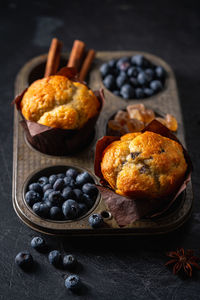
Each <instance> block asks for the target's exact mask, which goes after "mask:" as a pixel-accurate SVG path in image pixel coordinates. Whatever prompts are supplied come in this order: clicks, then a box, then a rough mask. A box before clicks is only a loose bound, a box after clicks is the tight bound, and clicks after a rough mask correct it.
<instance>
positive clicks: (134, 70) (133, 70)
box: [127, 67, 138, 77]
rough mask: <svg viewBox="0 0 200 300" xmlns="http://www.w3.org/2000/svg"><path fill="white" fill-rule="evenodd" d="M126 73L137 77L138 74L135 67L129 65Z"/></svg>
mask: <svg viewBox="0 0 200 300" xmlns="http://www.w3.org/2000/svg"><path fill="white" fill-rule="evenodd" d="M127 74H128V76H129V77H137V75H138V70H137V68H136V67H130V68H129V69H128V71H127Z"/></svg>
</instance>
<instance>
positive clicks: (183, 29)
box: [0, 0, 200, 300]
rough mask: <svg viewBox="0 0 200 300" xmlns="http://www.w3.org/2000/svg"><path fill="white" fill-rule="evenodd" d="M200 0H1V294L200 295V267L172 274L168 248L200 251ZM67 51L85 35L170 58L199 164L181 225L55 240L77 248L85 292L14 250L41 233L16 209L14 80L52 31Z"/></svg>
mask: <svg viewBox="0 0 200 300" xmlns="http://www.w3.org/2000/svg"><path fill="white" fill-rule="evenodd" d="M198 2H199V1H141V0H140V1H117V0H116V1H114V0H107V1H103V0H101V1H88V0H84V1H67V0H65V1H59V0H58V1H50V0H49V1H39V0H38V1H15V0H13V1H1V2H0V3H1V4H0V40H1V43H0V68H1V72H0V90H1V97H0V126H1V127H0V128H1V130H0V141H1V145H0V166H1V172H0V196H1V199H0V215H1V219H0V228H1V234H0V280H1V282H0V299H5V300H11V299H12V300H18V299H23V300H26V299H38V300H39V299H41V300H43V299H44V300H46V299H48V300H50V299H78V298H83V299H105V300H109V299H116V300H117V299H120V300H121V299H125V300H129V299H173V300H175V299H178V300H179V299H200V284H199V279H200V273H195V274H194V277H193V278H192V279H188V280H185V279H182V278H180V277H178V276H174V275H172V273H171V270H169V269H167V268H166V267H165V266H164V263H165V262H166V257H165V252H166V251H167V250H173V249H176V247H179V246H183V247H185V248H192V249H194V250H195V251H196V253H197V254H199V255H200V204H199V192H200V187H199V181H200V176H199V174H200V172H199V169H200V159H199V158H200V154H199V145H200V141H199V132H200V89H199V86H200V76H199V73H200V38H199V33H200V9H199V5H198ZM54 36H56V37H58V38H59V39H61V40H63V41H64V45H65V47H64V50H68V51H69V50H70V49H71V46H72V43H73V40H74V39H77V38H79V39H82V40H84V41H85V42H86V44H87V45H88V47H93V48H95V49H96V50H144V51H148V52H152V53H154V54H156V55H158V56H160V57H162V58H163V59H164V60H166V61H167V62H168V63H169V64H170V65H171V66H172V68H173V69H174V71H175V75H176V78H177V83H178V89H179V94H180V100H181V106H182V110H183V116H184V124H185V131H186V140H187V145H188V149H189V152H190V154H191V158H192V160H193V163H194V173H193V187H194V200H195V202H194V210H193V216H192V218H191V219H190V221H189V222H188V223H187V224H186V225H185V226H184V227H182V228H181V229H180V230H179V231H178V232H174V233H172V234H169V235H167V236H163V237H148V238H147V237H140V238H139V237H137V238H136V237H130V238H115V239H113V238H98V239H95V238H93V239H88V238H87V239H85V238H84V239H81V238H74V239H72V238H71V239H69V238H68V239H66V240H64V241H62V240H58V239H55V238H48V241H49V243H50V244H51V245H52V248H61V250H62V251H64V249H65V250H66V252H72V253H75V254H76V255H77V257H78V259H79V260H80V262H81V264H82V266H81V267H80V270H79V273H80V276H81V278H82V280H83V281H84V283H85V286H86V288H85V290H84V291H83V295H82V296H76V295H75V296H74V295H71V294H70V293H69V292H68V291H66V289H65V288H64V281H63V278H62V277H63V275H64V274H65V273H64V272H62V271H58V270H55V269H54V268H53V267H52V266H50V265H49V264H48V262H47V258H46V256H45V255H39V254H37V253H36V252H34V250H31V252H32V254H33V255H34V258H35V259H36V260H37V262H38V264H37V266H36V269H35V272H33V273H29V274H24V273H23V272H22V271H20V270H19V269H18V268H17V267H16V266H15V264H14V257H15V255H16V254H17V253H18V252H19V251H20V250H23V249H30V246H29V244H30V240H31V237H32V236H34V232H33V231H31V230H30V229H28V228H27V227H26V226H25V225H23V224H22V223H21V222H20V221H19V219H18V218H17V216H16V215H15V213H14V210H13V208H12V199H11V192H12V122H13V109H12V107H11V106H10V102H11V100H12V98H13V91H14V80H15V76H16V74H17V72H18V71H19V69H20V68H21V67H22V66H23V64H24V63H25V62H26V61H27V60H29V59H30V58H32V57H34V56H37V55H39V54H41V53H45V52H47V50H48V47H49V44H50V41H51V38H52V37H54Z"/></svg>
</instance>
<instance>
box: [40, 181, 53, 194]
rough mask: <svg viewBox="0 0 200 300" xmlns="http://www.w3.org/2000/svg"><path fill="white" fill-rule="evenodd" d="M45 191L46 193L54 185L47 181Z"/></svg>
mask: <svg viewBox="0 0 200 300" xmlns="http://www.w3.org/2000/svg"><path fill="white" fill-rule="evenodd" d="M42 189H43V192H44V193H45V192H46V191H47V190H50V189H52V185H51V184H50V183H47V184H45V185H44V186H43V188H42Z"/></svg>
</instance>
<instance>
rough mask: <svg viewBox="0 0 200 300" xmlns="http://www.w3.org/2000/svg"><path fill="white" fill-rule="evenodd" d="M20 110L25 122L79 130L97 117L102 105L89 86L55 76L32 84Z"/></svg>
mask: <svg viewBox="0 0 200 300" xmlns="http://www.w3.org/2000/svg"><path fill="white" fill-rule="evenodd" d="M20 106H21V111H22V114H23V116H24V117H25V118H26V120H29V121H33V122H37V123H39V124H42V125H46V126H49V127H56V128H63V129H78V128H81V127H83V125H84V124H85V123H86V122H87V121H88V120H89V119H90V118H92V117H94V116H95V115H97V114H98V111H99V108H100V103H99V100H98V99H97V97H96V96H95V94H94V93H93V92H92V91H91V90H90V89H89V88H88V87H87V86H86V85H84V84H82V83H79V82H75V81H71V80H70V79H68V78H67V77H65V76H60V75H53V76H50V77H47V78H43V79H39V80H37V81H35V82H34V83H32V84H31V86H30V87H29V88H28V90H27V91H26V92H25V94H24V96H23V99H22V101H21V103H20Z"/></svg>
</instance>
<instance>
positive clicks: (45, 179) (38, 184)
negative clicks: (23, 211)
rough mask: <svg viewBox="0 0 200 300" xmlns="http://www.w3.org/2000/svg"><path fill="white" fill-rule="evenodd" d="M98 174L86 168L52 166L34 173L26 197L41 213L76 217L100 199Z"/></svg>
mask: <svg viewBox="0 0 200 300" xmlns="http://www.w3.org/2000/svg"><path fill="white" fill-rule="evenodd" d="M95 182H96V179H95V177H94V176H93V175H92V174H91V173H90V172H88V171H86V170H85V169H81V168H77V167H70V166H51V167H47V168H45V169H42V170H40V171H38V172H37V171H36V172H35V173H34V174H32V175H30V177H29V178H28V179H27V181H26V183H25V185H24V188H23V200H24V201H25V203H26V205H27V206H28V207H29V209H31V210H32V211H33V213H35V214H36V215H37V216H39V217H41V218H43V219H48V220H51V221H72V220H77V219H80V218H82V217H84V216H86V215H88V214H89V213H90V211H91V210H92V209H93V208H94V207H95V206H96V204H97V202H98V200H99V192H98V189H97V188H96V186H95Z"/></svg>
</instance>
